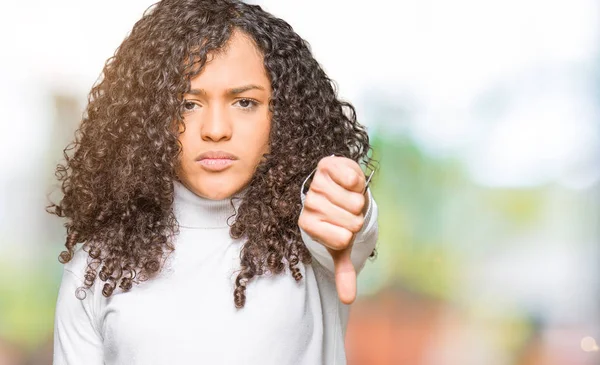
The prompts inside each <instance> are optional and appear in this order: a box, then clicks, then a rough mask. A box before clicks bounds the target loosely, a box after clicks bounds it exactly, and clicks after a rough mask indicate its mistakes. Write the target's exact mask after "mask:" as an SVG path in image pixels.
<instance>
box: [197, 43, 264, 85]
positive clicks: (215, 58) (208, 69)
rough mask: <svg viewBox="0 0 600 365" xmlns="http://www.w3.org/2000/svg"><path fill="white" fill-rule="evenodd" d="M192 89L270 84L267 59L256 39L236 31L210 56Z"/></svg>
mask: <svg viewBox="0 0 600 365" xmlns="http://www.w3.org/2000/svg"><path fill="white" fill-rule="evenodd" d="M191 83H192V85H191V86H192V88H202V89H211V88H215V89H218V88H229V87H236V86H240V85H241V84H257V85H260V86H263V87H265V88H268V87H269V86H270V83H269V78H268V76H267V71H266V69H265V66H264V58H263V55H262V53H261V52H260V50H259V49H258V48H257V47H256V46H255V44H254V41H253V40H252V39H251V38H250V37H249V36H248V35H246V34H244V33H242V32H240V31H235V32H234V33H233V34H232V36H231V38H230V39H229V41H228V42H227V44H226V45H225V47H224V48H223V49H222V50H221V51H220V52H215V53H211V54H209V55H208V58H207V63H206V64H205V65H204V68H203V70H202V71H201V72H200V74H198V75H197V76H196V77H194V78H193V79H192V80H191Z"/></svg>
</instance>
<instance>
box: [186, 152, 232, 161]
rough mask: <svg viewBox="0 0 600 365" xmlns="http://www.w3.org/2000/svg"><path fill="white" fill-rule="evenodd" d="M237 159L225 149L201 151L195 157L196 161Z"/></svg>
mask: <svg viewBox="0 0 600 365" xmlns="http://www.w3.org/2000/svg"><path fill="white" fill-rule="evenodd" d="M206 159H210V160H237V156H235V155H234V154H231V153H229V152H225V151H208V152H204V153H201V154H200V155H199V156H198V157H196V161H202V160H206Z"/></svg>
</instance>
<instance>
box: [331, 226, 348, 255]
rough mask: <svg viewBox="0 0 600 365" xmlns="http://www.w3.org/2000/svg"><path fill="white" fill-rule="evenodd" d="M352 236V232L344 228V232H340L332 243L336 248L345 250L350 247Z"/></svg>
mask: <svg viewBox="0 0 600 365" xmlns="http://www.w3.org/2000/svg"><path fill="white" fill-rule="evenodd" d="M351 238H352V232H351V231H348V230H344V232H343V233H342V234H340V235H339V236H338V237H337V239H335V240H334V241H333V242H332V245H333V247H334V249H335V250H343V249H345V248H347V247H348V245H349V244H350V239H351Z"/></svg>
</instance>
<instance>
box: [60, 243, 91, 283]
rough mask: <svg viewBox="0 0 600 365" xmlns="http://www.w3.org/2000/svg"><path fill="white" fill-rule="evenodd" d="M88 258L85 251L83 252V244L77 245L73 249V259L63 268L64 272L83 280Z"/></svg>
mask: <svg viewBox="0 0 600 365" xmlns="http://www.w3.org/2000/svg"><path fill="white" fill-rule="evenodd" d="M88 258H89V254H88V252H87V251H86V250H84V244H83V243H78V244H77V246H76V247H75V252H74V253H73V257H72V258H71V260H70V261H69V262H67V263H66V264H65V266H64V269H65V271H69V272H70V273H71V274H73V275H75V276H76V277H77V278H79V279H81V280H83V278H84V277H85V272H86V269H87V266H88Z"/></svg>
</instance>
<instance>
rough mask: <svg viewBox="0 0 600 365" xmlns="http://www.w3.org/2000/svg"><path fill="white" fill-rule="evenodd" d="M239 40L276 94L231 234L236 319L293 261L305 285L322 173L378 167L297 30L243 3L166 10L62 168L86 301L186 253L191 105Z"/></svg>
mask: <svg viewBox="0 0 600 365" xmlns="http://www.w3.org/2000/svg"><path fill="white" fill-rule="evenodd" d="M234 30H240V31H242V32H244V33H246V34H247V35H249V36H250V37H251V39H252V40H253V41H254V43H255V45H256V47H257V49H258V50H259V51H260V52H261V53H262V55H263V57H264V65H265V68H266V70H267V74H268V76H269V79H270V81H271V85H272V90H273V93H272V99H271V100H270V102H269V108H270V110H271V112H272V120H271V123H272V126H271V133H270V137H269V138H270V146H271V149H270V151H271V152H270V153H268V154H265V155H264V158H263V160H262V161H261V163H260V164H259V165H258V166H257V168H256V172H255V174H254V176H253V178H252V179H251V181H250V182H249V183H248V185H247V190H246V194H245V197H244V200H243V201H242V202H241V204H240V206H239V209H238V211H237V214H236V216H235V220H234V223H232V224H231V225H230V235H231V236H232V237H233V238H241V237H245V238H246V241H245V244H244V245H243V248H242V251H241V253H240V259H241V270H240V272H239V274H238V276H237V278H236V280H235V291H234V303H235V306H236V307H238V308H241V307H243V306H244V303H245V300H246V294H245V291H246V286H247V285H248V282H249V281H250V280H251V279H252V278H254V277H255V276H260V275H263V274H264V273H265V271H266V270H268V271H269V272H271V273H274V274H281V273H282V272H284V269H285V263H284V259H285V261H287V264H288V265H289V269H290V271H291V272H292V275H293V277H294V279H295V280H297V281H299V280H301V279H302V274H301V272H300V270H299V269H298V268H297V265H298V264H299V263H300V262H302V263H304V264H309V263H310V262H311V255H310V253H309V252H308V250H307V248H306V246H305V245H304V243H303V241H302V238H301V236H300V231H299V227H298V218H299V214H300V211H301V208H302V203H301V201H300V194H299V190H300V187H301V184H302V181H303V178H305V177H306V176H308V175H309V174H310V172H311V171H312V169H314V167H315V166H316V165H317V163H318V161H319V160H320V159H321V158H323V157H325V156H328V155H331V154H337V155H341V156H345V157H348V158H350V159H352V160H354V161H356V162H359V163H364V164H366V165H367V166H369V167H371V166H372V162H373V161H372V159H371V157H370V156H369V152H370V150H371V149H372V148H371V146H370V144H369V137H368V134H367V132H366V130H365V128H364V127H363V126H361V125H360V124H358V123H357V121H356V112H355V109H354V107H353V106H352V105H351V104H350V103H347V102H344V101H341V100H338V98H337V96H336V91H335V88H334V83H333V81H332V80H331V79H329V78H328V77H327V75H326V74H325V72H324V71H323V69H322V68H321V67H320V65H319V64H318V63H317V61H316V60H315V59H314V58H313V56H312V54H311V51H310V48H309V45H308V43H307V42H306V41H305V40H303V39H302V38H301V37H300V36H299V35H298V34H296V33H295V32H294V30H293V29H292V27H291V26H290V25H289V24H288V23H286V22H285V21H283V20H281V19H278V18H276V17H274V16H272V15H271V14H269V13H267V12H265V11H264V10H262V9H261V8H260V7H259V6H257V5H249V4H245V3H243V2H241V1H236V0H163V1H160V2H158V3H156V4H154V5H152V6H151V7H150V8H148V10H146V12H145V13H144V14H143V16H142V18H141V19H140V20H139V21H138V22H137V23H136V24H135V25H134V27H133V29H132V31H131V32H130V34H129V35H128V36H127V37H126V38H125V40H124V41H123V43H122V44H121V45H120V46H119V47H118V49H117V50H116V52H115V54H114V56H112V57H111V58H109V59H108V60H107V61H106V64H105V66H104V68H103V71H102V74H101V77H100V78H99V80H98V81H97V82H96V84H95V85H94V86H93V87H92V89H91V91H90V93H89V97H88V105H87V108H86V111H85V113H84V114H83V117H82V121H81V124H80V126H79V128H78V129H77V131H76V132H75V139H74V141H73V142H71V143H70V144H69V145H68V146H67V147H66V148H65V150H64V158H65V160H66V162H65V163H64V164H59V165H58V166H57V168H56V176H57V178H58V180H59V181H61V189H62V192H63V194H64V196H63V198H62V199H61V201H60V202H59V203H58V204H55V203H51V204H50V205H49V206H48V207H47V210H48V212H50V213H52V214H56V215H58V216H59V217H66V218H67V220H66V223H65V227H66V231H67V239H66V243H65V246H66V250H65V251H62V252H61V253H60V255H59V261H60V262H61V263H67V262H68V261H70V260H71V259H72V257H73V255H74V251H75V246H76V244H77V243H78V242H84V250H85V251H86V252H87V253H88V255H89V258H91V260H90V259H88V265H87V269H86V274H85V279H84V284H83V285H84V287H82V288H81V289H89V288H90V287H91V286H92V285H93V283H94V281H95V280H96V277H100V280H101V281H103V282H105V283H104V286H103V290H102V293H103V295H104V296H106V297H109V296H111V295H112V293H113V291H114V290H115V288H116V287H117V285H118V286H119V287H120V288H121V289H122V290H123V291H128V290H129V289H130V288H131V287H132V285H133V284H134V283H139V282H140V281H144V280H148V279H149V278H152V277H154V276H155V275H157V273H158V272H160V270H161V268H162V264H163V259H164V257H165V255H166V254H169V253H170V252H172V251H173V250H174V249H175V247H174V244H173V238H174V237H175V236H176V235H177V234H178V231H179V226H178V222H177V220H176V218H175V215H174V212H173V209H172V205H173V199H174V192H173V180H174V179H176V178H177V176H176V170H177V166H178V158H179V155H180V152H181V149H182V146H181V144H180V142H179V141H178V136H179V133H181V130H184V129H185V128H184V126H183V117H182V111H181V110H182V109H181V108H182V104H183V95H184V94H185V93H186V92H188V91H189V89H190V80H191V79H192V78H194V77H195V76H196V75H198V74H199V73H200V72H201V71H202V68H203V66H204V65H205V63H206V60H207V55H209V54H211V53H212V52H219V51H221V50H223V47H224V46H225V45H226V42H227V41H228V40H229V38H230V36H231V35H232V32H233V31H234ZM98 270H99V271H98Z"/></svg>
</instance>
